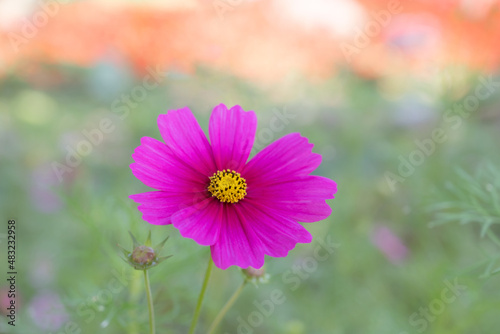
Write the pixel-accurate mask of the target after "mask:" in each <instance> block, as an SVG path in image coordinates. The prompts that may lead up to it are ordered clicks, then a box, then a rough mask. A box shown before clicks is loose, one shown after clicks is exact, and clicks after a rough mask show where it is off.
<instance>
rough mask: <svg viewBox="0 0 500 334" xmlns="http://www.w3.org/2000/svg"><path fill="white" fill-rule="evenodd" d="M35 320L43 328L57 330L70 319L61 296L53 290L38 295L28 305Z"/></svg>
mask: <svg viewBox="0 0 500 334" xmlns="http://www.w3.org/2000/svg"><path fill="white" fill-rule="evenodd" d="M28 312H29V315H30V316H31V319H32V320H33V322H34V323H35V324H36V325H37V326H38V327H40V328H41V329H43V330H48V331H56V330H58V329H59V328H61V326H62V325H63V324H64V323H65V322H67V321H68V320H69V315H68V313H67V312H66V308H65V307H64V305H63V303H62V301H61V299H60V298H59V296H58V295H57V294H56V293H54V292H51V291H45V292H41V293H39V294H38V295H36V296H35V297H34V298H33V299H32V300H31V303H30V305H29V307H28Z"/></svg>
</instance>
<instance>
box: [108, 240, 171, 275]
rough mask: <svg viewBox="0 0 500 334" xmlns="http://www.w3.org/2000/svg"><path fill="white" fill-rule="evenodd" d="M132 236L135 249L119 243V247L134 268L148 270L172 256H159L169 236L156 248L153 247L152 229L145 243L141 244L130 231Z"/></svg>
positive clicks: (125, 259) (126, 260)
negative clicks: (129, 249) (131, 249)
mask: <svg viewBox="0 0 500 334" xmlns="http://www.w3.org/2000/svg"><path fill="white" fill-rule="evenodd" d="M130 237H131V238H132V242H133V248H134V250H133V251H131V252H130V251H128V250H126V249H124V248H123V247H121V246H120V245H118V247H120V248H121V250H122V252H123V255H125V258H124V259H123V260H124V261H125V262H127V263H128V264H129V265H131V266H132V267H134V269H137V270H147V269H149V268H152V267H154V266H157V265H158V264H159V263H160V262H162V261H164V260H166V259H168V258H169V257H171V256H172V255H169V256H162V257H160V256H159V255H160V252H161V251H162V249H163V246H165V243H166V242H167V240H168V237H167V238H165V240H163V241H162V242H160V243H159V244H158V245H157V246H156V247H154V248H153V247H151V231H149V235H148V239H147V240H146V242H145V244H144V245H141V244H139V243H138V242H137V240H136V239H135V237H134V236H133V235H132V233H130Z"/></svg>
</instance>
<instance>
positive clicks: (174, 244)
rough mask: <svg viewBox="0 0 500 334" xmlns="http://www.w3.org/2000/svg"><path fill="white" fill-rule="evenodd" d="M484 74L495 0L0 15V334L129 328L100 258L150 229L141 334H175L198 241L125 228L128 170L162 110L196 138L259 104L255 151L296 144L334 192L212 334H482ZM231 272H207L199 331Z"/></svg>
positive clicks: (210, 0) (189, 296)
mask: <svg viewBox="0 0 500 334" xmlns="http://www.w3.org/2000/svg"><path fill="white" fill-rule="evenodd" d="M499 65H500V3H499V2H498V1H495V0H477V1H468V0H441V1H438V0H435V1H430V0H415V1H396V0H375V1H369V0H356V1H355V0H331V1H328V0H292V1H285V0H273V1H265V0H260V1H256V0H254V1H244V0H205V1H202V0H199V1H197V0H188V1H180V0H179V1H176V0H168V1H154V0H148V1H132V0H130V1H122V0H113V1H112V0H106V1H69V0H65V1H63V0H60V1H57V0H47V1H32V0H22V1H21V0H2V1H0V140H1V145H0V161H1V163H0V171H1V176H2V181H1V182H0V189H1V192H0V212H1V213H2V215H1V219H2V230H0V242H1V244H0V247H1V249H2V250H1V252H0V254H2V256H1V259H0V269H1V272H2V274H5V277H7V274H6V272H7V271H8V270H7V221H8V220H9V219H15V220H16V242H17V245H16V269H17V272H18V275H17V281H16V284H17V286H16V289H17V290H16V292H17V295H16V302H17V304H16V305H17V314H16V326H15V327H13V326H10V325H8V323H7V322H8V321H9V319H8V318H7V317H5V316H2V321H0V333H20V334H21V333H22V334H30V333H54V334H55V333H57V334H62V333H68V334H69V333H72V334H73V333H85V334H86V333H120V334H122V333H129V334H134V333H146V332H147V321H148V319H147V317H148V315H147V306H146V305H147V304H146V300H145V293H144V286H143V282H142V276H141V275H142V274H141V272H135V271H133V269H132V268H130V267H128V266H127V265H126V264H125V263H124V262H123V261H122V259H121V258H120V256H121V254H120V251H119V248H118V246H117V244H120V245H122V246H124V247H126V248H130V247H131V240H130V238H129V235H128V231H131V232H132V233H134V235H135V236H136V237H137V238H138V239H139V240H145V239H146V236H147V234H148V231H149V230H151V231H152V235H153V242H154V243H156V242H159V241H161V240H163V238H165V237H166V236H170V239H169V241H168V242H167V244H166V246H165V249H164V254H165V255H170V254H172V255H173V257H172V258H170V259H168V260H167V261H165V262H164V263H162V264H161V265H160V266H158V267H156V268H153V269H151V272H150V276H151V282H152V290H153V295H154V300H155V307H156V316H157V331H158V333H167V334H168V333H187V330H188V328H189V323H190V320H191V317H192V313H193V310H194V306H195V304H196V298H197V295H198V293H199V290H200V286H201V281H202V277H203V273H204V271H205V267H206V263H207V258H208V254H209V250H208V247H202V246H199V245H197V244H196V243H195V242H194V241H192V240H190V239H184V238H182V237H181V236H180V235H179V233H178V231H177V230H176V229H175V228H173V227H172V226H153V225H149V224H148V223H146V222H145V221H143V220H142V219H141V214H140V212H139V211H138V210H137V209H136V208H137V204H135V203H134V202H133V201H132V200H131V199H129V198H128V196H129V195H131V194H135V193H139V192H144V191H148V188H147V187H146V186H144V185H143V184H142V183H141V182H140V181H138V180H137V179H136V178H135V177H134V176H133V175H132V173H131V171H130V168H129V165H130V164H131V163H132V158H131V154H132V152H133V151H134V149H135V147H137V146H138V145H139V143H140V138H141V137H143V136H150V137H154V138H157V139H160V134H159V132H158V129H157V125H156V119H157V116H158V115H159V114H162V113H165V112H166V111H167V110H169V109H179V108H182V107H185V106H188V107H189V108H190V109H191V110H192V111H193V113H194V114H195V116H196V117H197V119H198V121H199V122H200V124H201V125H202V127H203V128H204V130H205V131H206V130H207V124H208V118H209V115H210V112H211V110H212V109H213V107H215V106H216V105H218V104H219V103H224V104H226V105H227V106H233V105H236V104H238V105H241V106H242V107H243V108H244V109H245V110H254V111H255V112H256V114H257V116H258V120H259V125H258V129H257V136H256V143H255V151H254V153H255V152H257V151H259V150H260V149H262V148H263V147H265V146H266V145H267V144H269V143H271V142H272V141H273V140H276V139H278V138H280V137H281V136H283V135H285V134H287V133H291V132H300V133H301V134H302V135H304V136H306V137H308V138H309V140H310V141H311V142H312V143H314V144H315V146H314V152H317V153H320V154H322V156H323V163H322V165H321V166H320V168H319V169H318V170H316V171H315V174H317V175H323V176H327V177H329V178H331V179H333V180H335V181H336V182H337V184H338V192H337V194H336V198H335V199H333V200H329V201H328V202H329V204H330V205H331V206H332V209H333V213H332V215H331V216H330V217H329V218H328V219H326V220H324V221H322V222H317V223H313V224H307V225H306V227H307V229H308V230H309V231H310V232H311V233H312V235H313V242H312V243H311V244H299V245H297V247H296V248H295V249H294V250H293V251H291V252H290V253H289V256H288V257H286V258H267V259H266V266H265V268H266V271H267V273H269V274H270V279H269V282H268V283H267V284H261V285H258V287H255V286H253V285H249V286H247V287H246V288H245V290H244V291H243V293H242V295H241V297H240V299H239V300H238V301H237V302H236V304H235V306H234V307H233V308H232V309H231V310H230V311H229V313H228V314H227V316H226V317H225V319H224V320H223V322H222V323H221V326H220V328H219V332H220V333H273V334H306V333H307V334H309V333H312V334H347V333H364V334H387V333H394V334H405V333H406V334H413V333H436V334H441V333H443V334H451V333H496V332H497V331H498V328H499V326H500V320H499V318H498V310H499V309H500V281H499V277H498V276H496V275H495V274H496V273H497V272H498V271H499V270H500V268H499V266H500V263H499V262H498V259H499V258H500V241H499V239H498V234H499V233H500V229H498V225H497V224H498V223H500V202H499V198H500V195H499V193H500V167H499V163H500V150H499V142H500V131H499V130H500V77H499V76H498V68H499ZM2 277H4V276H3V275H2ZM241 280H242V278H241V272H240V269H239V268H236V267H231V268H229V269H228V270H226V271H222V270H219V269H215V270H214V272H213V275H212V278H211V281H210V285H209V289H208V292H207V296H206V299H205V302H204V308H203V309H202V313H201V318H200V323H199V325H198V330H197V333H204V331H206V329H207V327H208V326H209V324H210V322H211V321H212V319H213V318H214V317H215V315H216V314H217V313H218V311H219V310H220V308H221V307H222V306H223V305H224V303H225V302H226V300H227V299H228V298H229V296H230V295H231V294H232V293H233V291H234V290H236V289H237V287H238V286H239V284H240V282H241ZM8 290H9V285H8V283H7V281H6V279H5V278H2V280H1V283H0V291H1V296H0V297H1V300H0V302H1V303H2V308H1V312H2V313H7V312H8V310H7V309H6V308H7V306H8V304H6V303H9V300H8V298H7V294H8ZM273 293H274V296H276V294H279V295H280V296H281V297H280V298H277V299H276V298H274V299H275V301H276V300H278V302H272V307H270V306H269V305H270V304H269V303H268V302H267V301H269V300H271V297H272V296H273ZM262 305H267V306H262Z"/></svg>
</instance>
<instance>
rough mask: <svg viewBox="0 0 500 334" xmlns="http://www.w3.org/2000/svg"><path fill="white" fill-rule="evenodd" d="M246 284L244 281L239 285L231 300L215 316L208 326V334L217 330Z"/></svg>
mask: <svg viewBox="0 0 500 334" xmlns="http://www.w3.org/2000/svg"><path fill="white" fill-rule="evenodd" d="M246 284H247V280H244V281H243V283H241V285H240V287H239V288H238V290H236V291H235V292H234V293H233V295H232V296H231V298H229V300H228V301H227V303H226V305H224V307H223V308H222V309H221V310H220V312H219V314H217V316H216V317H215V320H214V322H212V325H211V326H210V329H209V330H208V334H212V333H213V332H214V331H215V329H216V328H217V326H218V325H219V323H220V322H221V320H222V319H223V318H224V316H225V315H226V313H227V311H229V310H230V309H231V306H233V304H234V302H235V301H236V299H238V297H239V296H240V294H241V291H243V288H244V287H245V285H246Z"/></svg>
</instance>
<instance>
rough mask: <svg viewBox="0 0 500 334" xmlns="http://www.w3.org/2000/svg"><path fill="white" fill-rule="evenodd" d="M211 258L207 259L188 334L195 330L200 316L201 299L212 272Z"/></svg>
mask: <svg viewBox="0 0 500 334" xmlns="http://www.w3.org/2000/svg"><path fill="white" fill-rule="evenodd" d="M212 266H213V261H212V256H210V257H209V259H208V266H207V271H206V272H205V279H204V280H203V286H202V287H201V291H200V296H199V297H198V304H197V305H196V310H195V311H194V315H193V320H192V321H191V327H190V328H189V334H193V333H194V330H195V329H196V324H197V323H198V317H199V316H200V311H201V304H202V303H203V297H204V296H205V291H206V290H207V285H208V280H209V279H210V273H211V272H212Z"/></svg>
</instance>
